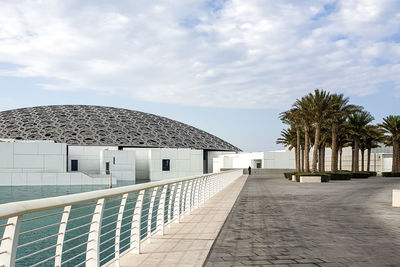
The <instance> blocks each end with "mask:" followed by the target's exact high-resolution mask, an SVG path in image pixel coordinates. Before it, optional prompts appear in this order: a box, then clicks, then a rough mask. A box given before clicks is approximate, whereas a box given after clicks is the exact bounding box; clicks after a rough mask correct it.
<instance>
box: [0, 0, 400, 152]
mask: <svg viewBox="0 0 400 267" xmlns="http://www.w3.org/2000/svg"><path fill="white" fill-rule="evenodd" d="M0 4H1V6H2V8H1V9H0V93H1V94H0V110H6V109H11V108H18V107H26V106H36V105H49V104H94V105H107V106H115V107H124V108H129V109H135V110H141V111H145V112H150V113H154V114H158V115H162V116H166V117H169V118H172V119H175V120H179V121H182V122H185V123H188V124H190V125H193V126H195V127H198V128H201V129H203V130H206V131H208V132H210V133H212V134H215V135H217V136H219V137H221V138H223V139H225V140H227V141H229V142H231V143H232V144H234V145H236V146H238V147H240V148H242V149H243V150H248V151H262V150H274V149H280V148H281V147H280V146H279V145H276V144H275V140H276V138H277V137H278V136H279V133H280V130H281V129H282V128H283V127H284V126H283V125H282V124H281V122H280V121H279V120H278V118H277V117H278V114H279V112H281V111H283V110H285V109H288V108H289V107H290V105H291V104H292V103H293V102H294V101H295V99H296V98H298V97H301V96H302V95H304V94H306V93H308V92H310V91H311V90H313V89H315V88H323V89H327V90H330V91H332V92H339V93H344V94H345V95H346V96H348V97H350V99H351V102H353V103H355V104H358V105H363V106H365V108H366V109H367V110H369V111H370V112H371V113H372V114H373V115H374V116H375V118H376V119H377V120H376V121H377V122H379V121H381V119H382V117H384V116H386V115H389V114H400V106H399V103H400V89H399V86H400V64H399V58H400V43H399V42H400V38H399V36H400V32H399V31H400V27H399V26H400V3H399V2H398V1H395V0H346V1H332V0H321V1H314V0H313V1H311V0H309V1H307V0H305V1H289V0H288V1H285V0H283V1H273V0H259V1H255V0H249V1H236V0H231V1H222V0H221V1H200V0H187V1H162V0H160V1H145V2H143V1H113V2H112V3H111V2H109V1H85V2H82V1H72V0H71V1H50V0H44V1H35V0H32V1H31V0H30V1H23V0H20V1H2V0H0Z"/></svg>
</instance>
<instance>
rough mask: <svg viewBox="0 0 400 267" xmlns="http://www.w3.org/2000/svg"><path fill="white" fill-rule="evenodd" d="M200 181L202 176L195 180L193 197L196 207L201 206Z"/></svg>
mask: <svg viewBox="0 0 400 267" xmlns="http://www.w3.org/2000/svg"><path fill="white" fill-rule="evenodd" d="M200 181H201V179H200V178H199V179H196V180H195V186H194V198H193V207H194V208H198V207H199V199H200Z"/></svg>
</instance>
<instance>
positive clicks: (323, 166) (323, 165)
mask: <svg viewBox="0 0 400 267" xmlns="http://www.w3.org/2000/svg"><path fill="white" fill-rule="evenodd" d="M321 159H322V171H323V172H324V171H325V145H323V146H322V158H321Z"/></svg>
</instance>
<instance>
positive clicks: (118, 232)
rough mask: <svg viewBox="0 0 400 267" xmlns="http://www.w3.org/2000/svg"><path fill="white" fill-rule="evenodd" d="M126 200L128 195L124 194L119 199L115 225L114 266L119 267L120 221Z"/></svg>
mask: <svg viewBox="0 0 400 267" xmlns="http://www.w3.org/2000/svg"><path fill="white" fill-rule="evenodd" d="M127 199H128V194H124V195H123V196H122V199H121V204H120V206H119V211H118V218H117V225H116V226H115V256H114V257H115V262H114V266H115V267H119V249H120V242H121V226H122V219H123V217H124V211H125V206H126V200H127Z"/></svg>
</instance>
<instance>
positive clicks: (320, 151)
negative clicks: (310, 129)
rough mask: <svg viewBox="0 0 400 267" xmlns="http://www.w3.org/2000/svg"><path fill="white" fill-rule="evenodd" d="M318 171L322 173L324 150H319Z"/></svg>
mask: <svg viewBox="0 0 400 267" xmlns="http://www.w3.org/2000/svg"><path fill="white" fill-rule="evenodd" d="M318 171H319V172H322V148H321V147H320V148H319V149H318Z"/></svg>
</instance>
